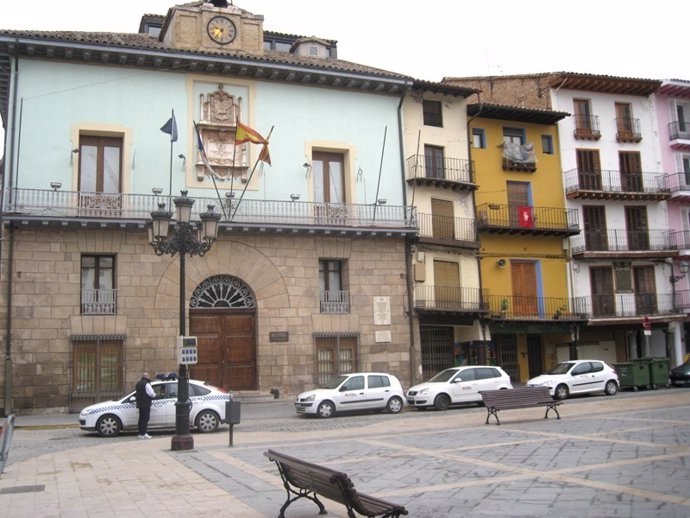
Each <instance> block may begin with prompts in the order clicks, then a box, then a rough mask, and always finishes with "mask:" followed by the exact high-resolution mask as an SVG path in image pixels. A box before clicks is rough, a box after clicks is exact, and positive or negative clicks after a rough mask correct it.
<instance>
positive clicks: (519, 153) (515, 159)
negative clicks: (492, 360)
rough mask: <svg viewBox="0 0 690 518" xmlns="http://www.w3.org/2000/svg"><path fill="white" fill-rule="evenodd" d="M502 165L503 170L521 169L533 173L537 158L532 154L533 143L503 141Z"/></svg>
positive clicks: (535, 168)
mask: <svg viewBox="0 0 690 518" xmlns="http://www.w3.org/2000/svg"><path fill="white" fill-rule="evenodd" d="M502 147H503V152H502V158H503V162H502V167H503V170H504V171H523V172H527V173H533V172H535V171H536V170H537V159H536V157H535V156H534V144H532V143H531V142H529V143H527V144H516V143H515V142H504V143H503V144H502Z"/></svg>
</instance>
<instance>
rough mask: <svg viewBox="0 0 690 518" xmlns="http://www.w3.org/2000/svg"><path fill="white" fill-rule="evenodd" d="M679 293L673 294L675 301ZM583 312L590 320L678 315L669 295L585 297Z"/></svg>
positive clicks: (626, 294)
mask: <svg viewBox="0 0 690 518" xmlns="http://www.w3.org/2000/svg"><path fill="white" fill-rule="evenodd" d="M679 293H682V292H679ZM679 293H676V294H675V298H676V299H678V295H679ZM585 312H586V313H587V314H589V315H590V318H591V319H592V320H596V319H604V320H605V319H611V318H633V317H634V318H640V319H641V318H643V317H645V316H665V315H668V316H670V315H675V314H678V313H679V310H678V308H677V300H674V295H673V294H671V293H612V294H605V295H591V296H589V297H585Z"/></svg>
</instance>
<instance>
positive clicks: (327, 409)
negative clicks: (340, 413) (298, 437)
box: [316, 401, 335, 418]
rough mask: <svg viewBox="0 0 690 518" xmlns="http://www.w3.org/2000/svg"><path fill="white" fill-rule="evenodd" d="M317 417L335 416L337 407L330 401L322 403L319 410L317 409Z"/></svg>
mask: <svg viewBox="0 0 690 518" xmlns="http://www.w3.org/2000/svg"><path fill="white" fill-rule="evenodd" d="M316 415H318V416H319V417H323V418H327V417H333V416H334V415H335V407H334V406H333V403H331V402H330V401H322V402H321V404H320V405H319V408H317V409H316Z"/></svg>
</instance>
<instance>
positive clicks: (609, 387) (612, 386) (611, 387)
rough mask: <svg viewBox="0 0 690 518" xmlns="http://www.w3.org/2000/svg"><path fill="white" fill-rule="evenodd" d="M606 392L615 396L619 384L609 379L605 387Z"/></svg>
mask: <svg viewBox="0 0 690 518" xmlns="http://www.w3.org/2000/svg"><path fill="white" fill-rule="evenodd" d="M604 392H606V395H607V396H613V395H614V394H615V393H616V392H618V384H617V383H616V382H615V381H613V380H609V381H607V382H606V386H605V387H604Z"/></svg>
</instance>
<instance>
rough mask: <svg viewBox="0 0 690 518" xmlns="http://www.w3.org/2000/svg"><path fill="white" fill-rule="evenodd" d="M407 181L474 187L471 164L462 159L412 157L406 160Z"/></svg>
mask: <svg viewBox="0 0 690 518" xmlns="http://www.w3.org/2000/svg"><path fill="white" fill-rule="evenodd" d="M407 179H408V180H415V181H417V182H418V183H435V182H447V183H450V184H459V185H465V186H467V187H468V188H475V187H476V186H475V185H474V183H475V181H474V168H473V167H472V162H471V161H470V160H465V159H463V158H446V157H444V158H436V157H432V156H426V155H412V156H411V157H409V158H408V159H407Z"/></svg>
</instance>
